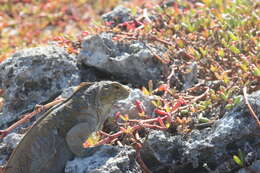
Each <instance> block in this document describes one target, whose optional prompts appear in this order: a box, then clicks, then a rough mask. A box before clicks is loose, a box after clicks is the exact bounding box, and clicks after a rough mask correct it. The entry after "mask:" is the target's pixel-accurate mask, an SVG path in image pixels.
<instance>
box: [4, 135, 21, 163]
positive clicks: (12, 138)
mask: <svg viewBox="0 0 260 173" xmlns="http://www.w3.org/2000/svg"><path fill="white" fill-rule="evenodd" d="M23 136H24V135H23V134H17V133H10V134H8V135H7V136H6V137H4V138H3V140H2V141H1V143H0V165H4V164H5V163H6V161H7V158H8V156H9V155H10V154H11V152H12V151H13V150H14V149H15V147H16V146H17V145H18V143H19V142H20V141H21V140H22V138H23Z"/></svg>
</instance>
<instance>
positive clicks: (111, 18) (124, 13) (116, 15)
mask: <svg viewBox="0 0 260 173" xmlns="http://www.w3.org/2000/svg"><path fill="white" fill-rule="evenodd" d="M102 19H103V20H104V21H105V22H111V25H112V26H116V25H117V24H119V23H124V22H127V21H131V20H133V16H132V15H131V10H130V9H128V8H126V7H123V6H117V7H116V8H114V10H113V11H110V12H108V13H106V14H103V15H102Z"/></svg>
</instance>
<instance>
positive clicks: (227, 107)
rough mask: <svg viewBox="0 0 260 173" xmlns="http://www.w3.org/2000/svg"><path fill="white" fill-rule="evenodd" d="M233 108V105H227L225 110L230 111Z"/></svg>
mask: <svg viewBox="0 0 260 173" xmlns="http://www.w3.org/2000/svg"><path fill="white" fill-rule="evenodd" d="M233 107H234V105H233V104H227V105H226V106H225V109H232V108H233Z"/></svg>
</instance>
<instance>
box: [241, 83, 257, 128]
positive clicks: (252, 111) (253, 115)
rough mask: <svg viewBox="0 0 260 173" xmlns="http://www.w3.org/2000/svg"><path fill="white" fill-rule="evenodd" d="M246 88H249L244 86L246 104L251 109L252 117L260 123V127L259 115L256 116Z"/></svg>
mask: <svg viewBox="0 0 260 173" xmlns="http://www.w3.org/2000/svg"><path fill="white" fill-rule="evenodd" d="M246 90H247V88H246V86H245V87H244V88H243V94H244V100H245V104H246V106H247V108H248V109H249V111H250V113H251V115H252V117H253V118H254V119H255V121H256V124H257V125H258V127H260V121H259V119H258V118H257V116H256V114H255V112H254V110H253V109H252V107H251V105H250V103H249V102H248V99H247V97H248V96H247V92H246Z"/></svg>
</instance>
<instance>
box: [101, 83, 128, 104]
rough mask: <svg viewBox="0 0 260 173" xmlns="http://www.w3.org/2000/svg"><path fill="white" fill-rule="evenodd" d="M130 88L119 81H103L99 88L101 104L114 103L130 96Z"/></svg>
mask: <svg viewBox="0 0 260 173" xmlns="http://www.w3.org/2000/svg"><path fill="white" fill-rule="evenodd" d="M129 92H130V89H129V88H128V87H126V86H124V85H122V84H120V83H118V82H111V81H105V82H101V85H100V90H99V93H98V95H99V97H100V98H99V99H100V103H101V105H103V106H104V105H113V103H115V102H116V101H118V100H121V99H125V98H127V97H128V95H129Z"/></svg>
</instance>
